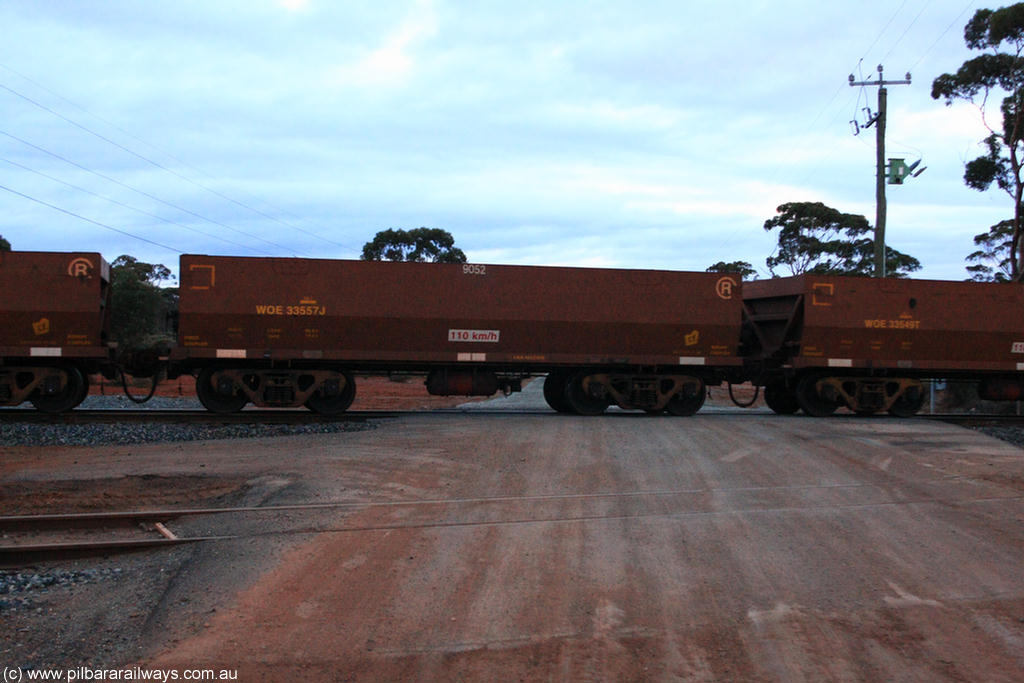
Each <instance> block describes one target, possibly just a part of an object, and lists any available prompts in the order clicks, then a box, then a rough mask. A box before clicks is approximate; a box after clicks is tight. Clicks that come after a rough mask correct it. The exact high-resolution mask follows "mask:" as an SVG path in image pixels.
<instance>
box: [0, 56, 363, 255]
mask: <svg viewBox="0 0 1024 683" xmlns="http://www.w3.org/2000/svg"><path fill="white" fill-rule="evenodd" d="M4 68H8V67H4ZM9 70H10V71H12V72H13V73H17V72H15V71H13V70H12V69H9ZM19 75H20V74H19ZM0 89H3V90H6V91H7V92H9V93H11V94H12V95H15V96H16V97H20V98H21V99H23V100H25V101H26V102H28V103H30V104H32V105H33V106H35V107H38V108H39V109H42V110H43V111H45V112H47V113H49V114H51V115H53V116H55V117H57V118H59V119H61V120H62V121H65V122H66V123H68V124H70V125H72V126H74V127H75V128H78V129H79V130H81V131H84V132H86V133H88V134H90V135H92V136H94V137H96V138H98V139H100V140H102V141H103V142H105V143H107V144H109V145H112V146H113V147H116V148H117V149H120V150H121V151H123V152H125V153H127V154H130V155H132V156H133V157H135V158H137V159H140V160H142V161H145V162H146V163H148V164H151V165H152V166H154V167H156V168H158V169H160V170H161V171H164V172H165V173H169V174H170V175H172V176H174V177H175V178H178V179H180V180H183V181H185V182H186V183H189V184H191V185H194V186H195V187H198V188H200V189H201V190H204V191H206V192H208V193H210V194H212V195H214V196H216V197H219V198H220V199H223V200H225V201H227V202H231V203H232V204H235V205H236V206H239V207H242V208H243V209H246V210H247V211H251V212H253V213H255V214H257V215H259V216H262V217H263V218H266V219H268V220H270V221H273V222H275V223H278V224H280V225H283V226H285V227H287V228H290V229H292V230H295V231H297V232H300V233H303V234H304V235H308V236H310V237H313V238H315V239H318V240H321V241H323V242H327V243H328V244H333V245H335V246H338V247H343V248H345V249H349V248H350V247H349V246H347V245H344V244H341V243H340V242H335V241H334V240H330V239H327V238H326V237H322V236H320V235H318V234H316V233H315V232H311V231H309V230H304V229H303V228H300V227H298V226H296V225H292V224H291V223H287V222H285V221H282V220H281V219H279V218H277V217H275V216H272V215H270V214H268V213H266V212H264V211H261V210H260V209H257V208H256V207H253V206H250V205H248V204H246V203H245V202H241V201H239V200H237V199H235V198H233V197H230V196H228V195H226V194H224V193H223V192H220V191H218V190H215V189H213V188H211V187H208V186H206V185H204V184H203V183H201V182H199V181H197V180H194V179H192V178H189V177H188V176H186V175H184V174H182V173H179V172H177V171H175V170H174V169H171V168H168V167H167V166H165V165H163V164H161V163H160V162H158V161H155V160H153V159H150V158H149V157H147V156H145V155H144V154H139V153H138V152H136V151H135V150H133V149H130V148H128V147H125V146H124V145H122V144H120V143H119V142H117V141H115V140H111V139H110V138H108V137H106V136H105V135H102V134H100V133H98V132H96V131H94V130H92V129H91V128H89V127H88V126H85V125H83V124H81V123H79V122H77V121H75V120H74V119H72V118H69V117H67V116H64V115H63V114H61V113H60V112H58V111H55V110H54V109H52V108H50V107H47V106H46V105H45V104H42V103H41V102H38V101H36V100H34V99H32V98H31V97H29V96H28V95H25V94H24V93H21V92H19V91H17V90H15V89H14V88H11V87H10V86H8V85H4V84H2V83H0ZM48 92H50V91H48ZM58 97H59V95H58ZM61 99H64V98H61ZM76 106H77V105H76ZM82 111H86V110H85V109H82ZM115 128H116V126H115ZM126 134H127V133H126ZM129 135H130V134H129ZM132 137H134V136H132ZM135 139H138V138H135ZM140 141H141V140H140ZM149 146H151V147H152V145H149ZM154 149H156V148H155V147H154ZM178 161H180V160H178ZM195 170H198V169H195Z"/></svg>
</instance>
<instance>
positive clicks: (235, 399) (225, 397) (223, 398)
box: [196, 368, 249, 413]
mask: <svg viewBox="0 0 1024 683" xmlns="http://www.w3.org/2000/svg"><path fill="white" fill-rule="evenodd" d="M216 375H217V371H216V370H215V369H213V368H203V369H202V370H201V371H200V372H199V378H198V379H196V396H197V397H198V398H199V402H200V403H202V404H203V407H204V408H206V409H207V410H209V411H210V412H211V413H237V412H238V411H239V410H241V409H242V408H244V407H245V404H246V403H248V402H249V398H248V397H247V396H246V395H245V394H243V393H242V392H241V391H239V390H237V389H235V390H234V393H231V394H222V393H220V392H218V391H217V387H216V385H215V384H214V380H215V379H216Z"/></svg>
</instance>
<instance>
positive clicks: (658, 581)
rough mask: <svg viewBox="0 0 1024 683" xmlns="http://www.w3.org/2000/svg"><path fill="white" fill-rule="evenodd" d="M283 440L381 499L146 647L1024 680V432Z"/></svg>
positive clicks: (432, 672) (791, 677)
mask: <svg viewBox="0 0 1024 683" xmlns="http://www.w3.org/2000/svg"><path fill="white" fill-rule="evenodd" d="M289 443H291V444H293V446H290V447H289V448H292V449H294V447H296V446H301V450H292V453H301V456H295V455H293V456H291V462H290V464H289V467H290V468H291V469H292V470H294V469H295V468H296V459H297V458H301V460H302V462H303V467H304V468H306V469H307V470H308V471H309V472H315V475H312V478H313V479H315V481H316V484H317V486H319V491H320V493H321V495H322V496H325V497H330V496H332V495H336V494H335V493H334V491H335V489H336V490H337V491H344V492H345V494H344V495H346V496H352V497H353V500H358V501H360V502H362V503H365V505H361V506H359V507H357V508H355V509H353V510H351V511H350V512H348V513H347V514H346V513H343V512H338V513H336V514H335V515H334V516H333V517H331V518H330V519H328V520H326V523H325V525H324V526H323V527H321V533H318V534H315V535H310V536H309V537H308V540H307V541H305V542H302V543H298V544H295V545H293V546H291V547H290V549H288V550H287V551H286V552H284V553H283V554H282V555H281V556H280V557H279V560H278V561H276V563H274V566H273V567H272V568H271V569H270V570H269V571H267V572H265V573H264V574H262V576H260V577H258V578H257V579H256V580H255V581H253V582H251V583H249V584H247V585H246V587H245V588H244V589H243V590H241V592H240V593H239V594H238V595H237V598H236V599H235V600H234V602H233V603H232V604H231V605H229V606H228V607H227V608H225V609H220V610H219V611H218V612H216V614H214V615H212V616H211V618H210V619H209V620H208V621H207V622H206V624H205V625H204V627H203V628H201V629H200V630H199V632H198V633H196V634H195V635H193V636H191V637H187V638H185V639H183V640H181V641H180V642H171V643H170V644H169V645H168V647H167V648H166V649H165V651H163V652H162V653H159V654H157V655H155V656H154V657H153V658H151V659H150V660H148V661H146V662H144V663H143V666H146V667H160V668H165V667H174V668H179V669H185V668H196V667H211V668H216V669H237V670H238V671H239V679H238V680H240V681H245V682H246V683H250V682H253V681H285V680H311V681H312V680H317V681H320V680H338V681H391V680H408V681H462V680H467V681H468V680H471V681H494V682H501V681H553V680H556V681H647V680H650V681H779V682H787V683H789V682H794V681H808V682H811V681H813V682H815V683H817V682H820V681H922V682H925V681H927V682H928V683H935V682H940V681H979V682H980V681H985V682H987V683H993V682H1000V681H1005V682H1007V683H1009V682H1011V681H1012V682H1019V681H1021V680H1024V451H1021V450H1020V449H1017V448H1015V447H1012V446H1009V445H1007V444H1004V443H1001V442H998V441H995V440H992V439H989V438H987V437H984V436H980V435H978V434H976V433H972V432H968V431H966V430H962V429H958V428H955V427H950V426H947V425H942V424H936V423H932V422H926V421H923V420H920V421H896V420H888V419H876V420H858V419H842V418H836V419H830V420H813V419H806V418H792V419H787V418H780V417H776V416H759V415H752V414H746V415H701V416H697V417H693V418H688V419H669V418H660V419H648V418H644V417H640V416H619V417H612V416H609V417H605V418H600V419H588V418H573V417H565V416H555V415H526V416H514V417H513V416H502V417H493V416H479V415H459V416H452V415H445V416H410V417H405V418H401V419H399V420H396V421H393V422H389V423H387V424H386V425H384V426H382V427H381V428H380V429H378V430H375V431H371V432H362V433H355V434H343V435H337V436H332V437H327V438H323V439H318V440H312V439H311V440H308V441H306V440H301V441H293V442H289ZM289 476H295V475H294V474H292V475H289ZM230 549H231V547H230V546H228V545H226V546H225V548H224V552H229V551H230Z"/></svg>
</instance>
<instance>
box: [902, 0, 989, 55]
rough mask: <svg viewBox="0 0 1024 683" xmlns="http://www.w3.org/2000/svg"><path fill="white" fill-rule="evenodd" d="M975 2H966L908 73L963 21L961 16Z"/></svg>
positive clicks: (974, 0)
mask: <svg viewBox="0 0 1024 683" xmlns="http://www.w3.org/2000/svg"><path fill="white" fill-rule="evenodd" d="M975 2H976V0H971V1H970V2H968V3H967V6H966V7H964V8H963V9H962V10H961V11H960V14H958V15H956V18H955V19H953V21H951V22H949V26H947V27H946V30H945V31H943V32H942V33H940V34H939V37H938V38H936V39H935V42H933V43H932V44H931V45H929V46H928V49H927V50H925V51H924V52H923V53H922V54H921V56H920V57H918V58H917V61H916V62H914V64H913V66H911V67H910V71H913V70H914V69H916V68H917V65H918V64H920V63H921V62H922V61H923V60H924V58H925V57H927V56H928V53H929V52H931V51H932V50H934V49H935V46H936V45H938V44H939V41H940V40H942V39H943V38H945V37H946V34H947V33H949V32H950V31H951V30H952V29H953V27H954V26H956V25H957V23H959V22H960V21H961V20H962V19H963V16H964V15H965V14H967V10H969V9H971V7H972V6H973V5H974V3H975Z"/></svg>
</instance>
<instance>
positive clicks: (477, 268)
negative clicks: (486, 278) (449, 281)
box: [462, 263, 487, 275]
mask: <svg viewBox="0 0 1024 683" xmlns="http://www.w3.org/2000/svg"><path fill="white" fill-rule="evenodd" d="M462 274H463V275H487V266H481V265H479V264H477V263H464V264H463V265H462Z"/></svg>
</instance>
